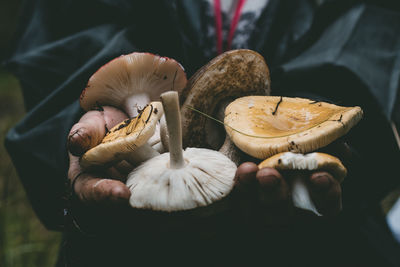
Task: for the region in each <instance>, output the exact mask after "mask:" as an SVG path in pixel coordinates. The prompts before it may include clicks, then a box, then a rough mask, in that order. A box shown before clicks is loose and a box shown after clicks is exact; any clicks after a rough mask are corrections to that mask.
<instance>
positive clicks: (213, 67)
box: [181, 49, 271, 149]
mask: <svg viewBox="0 0 400 267" xmlns="http://www.w3.org/2000/svg"><path fill="white" fill-rule="evenodd" d="M270 83H271V82H270V77H269V70H268V66H267V64H266V63H265V60H264V58H263V57H262V56H261V55H260V54H258V53H257V52H255V51H251V50H247V49H239V50H231V51H228V52H225V53H223V54H221V55H219V56H218V57H216V58H214V59H213V60H211V61H210V62H209V63H208V64H207V65H205V66H203V67H202V68H201V69H200V70H198V71H197V72H196V73H195V74H194V75H193V76H192V77H191V78H190V80H189V82H188V85H187V87H186V89H185V90H184V91H183V92H182V95H181V100H184V102H183V105H182V109H181V114H182V137H183V146H184V147H188V146H190V147H207V148H213V149H218V148H219V147H218V145H216V144H218V143H219V145H221V143H222V142H223V140H224V139H223V138H219V135H222V136H224V135H225V133H224V131H222V134H221V133H219V134H216V133H218V130H216V128H217V127H215V126H213V125H212V123H211V122H210V121H209V120H208V119H207V118H206V117H204V116H203V115H201V114H200V113H198V112H195V111H193V109H197V110H200V111H203V112H205V113H207V114H209V115H212V116H215V113H217V112H218V110H219V109H220V108H221V106H220V104H221V102H223V100H225V99H235V98H237V97H240V96H244V95H266V94H267V95H268V94H269V92H270ZM213 133H215V134H213ZM216 135H217V136H216ZM218 138H219V139H220V140H219V141H215V139H218Z"/></svg>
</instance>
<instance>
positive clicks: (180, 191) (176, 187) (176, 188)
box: [126, 148, 236, 212]
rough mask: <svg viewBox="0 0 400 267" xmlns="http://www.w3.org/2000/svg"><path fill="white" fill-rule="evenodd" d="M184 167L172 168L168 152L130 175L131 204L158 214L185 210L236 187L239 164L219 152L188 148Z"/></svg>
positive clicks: (145, 163) (220, 195) (204, 204)
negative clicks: (235, 180)
mask: <svg viewBox="0 0 400 267" xmlns="http://www.w3.org/2000/svg"><path fill="white" fill-rule="evenodd" d="M183 159H184V161H185V165H184V166H183V167H182V168H170V165H169V162H170V161H169V153H164V154H161V155H159V156H157V157H154V158H152V159H150V160H148V161H146V162H144V163H143V164H142V165H140V166H139V167H138V168H136V169H135V170H134V171H133V172H132V173H130V174H129V176H128V181H127V182H126V185H127V186H128V187H129V189H130V190H131V193H132V194H131V198H130V204H131V206H132V207H134V208H139V209H149V210H155V211H166V212H173V211H183V210H190V209H194V208H198V207H204V206H207V205H210V204H212V203H214V202H216V201H218V200H221V199H222V198H224V197H226V196H227V195H228V194H229V192H230V191H231V190H232V188H233V185H234V177H235V173H236V165H235V163H233V162H232V161H231V160H229V159H228V158H227V157H225V156H224V155H222V154H221V153H219V152H218V151H214V150H209V149H204V148H187V149H186V150H185V151H184V152H183Z"/></svg>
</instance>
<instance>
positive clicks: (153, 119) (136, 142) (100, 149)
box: [80, 102, 163, 169]
mask: <svg viewBox="0 0 400 267" xmlns="http://www.w3.org/2000/svg"><path fill="white" fill-rule="evenodd" d="M162 114H163V107H162V104H161V102H151V103H150V104H149V105H147V107H145V109H143V110H142V112H141V113H140V114H139V115H138V116H137V117H135V118H133V119H127V120H125V121H123V122H121V123H120V124H118V125H116V126H115V127H114V128H112V129H111V130H110V131H109V132H108V133H107V134H106V136H105V137H104V138H103V140H102V142H101V143H100V144H99V145H97V146H95V147H93V148H92V149H90V150H88V151H87V152H86V153H85V154H84V155H83V156H82V157H81V159H80V165H81V167H82V168H83V169H95V168H97V169H98V168H103V167H104V166H109V165H110V164H112V163H116V162H118V161H123V160H127V161H128V162H129V163H130V164H132V165H136V164H138V163H141V162H143V161H145V160H147V159H149V158H152V157H154V156H157V155H159V153H158V152H157V151H155V150H154V149H153V148H152V147H151V146H150V145H149V144H147V141H148V140H149V139H150V138H151V137H152V136H153V135H154V132H155V130H156V124H157V122H158V120H159V119H160V117H161V116H162Z"/></svg>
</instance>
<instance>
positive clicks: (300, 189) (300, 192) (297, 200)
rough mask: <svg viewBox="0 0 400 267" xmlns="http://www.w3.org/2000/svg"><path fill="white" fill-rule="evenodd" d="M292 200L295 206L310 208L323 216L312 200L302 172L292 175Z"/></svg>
mask: <svg viewBox="0 0 400 267" xmlns="http://www.w3.org/2000/svg"><path fill="white" fill-rule="evenodd" d="M292 201H293V205H294V206H295V207H297V208H300V209H304V210H309V211H312V212H313V213H315V214H316V215H318V216H322V214H321V213H319V212H318V210H317V208H316V207H315V204H314V202H313V201H312V200H311V196H310V192H309V191H308V188H307V186H306V183H305V182H304V177H303V176H302V175H301V174H294V175H293V177H292Z"/></svg>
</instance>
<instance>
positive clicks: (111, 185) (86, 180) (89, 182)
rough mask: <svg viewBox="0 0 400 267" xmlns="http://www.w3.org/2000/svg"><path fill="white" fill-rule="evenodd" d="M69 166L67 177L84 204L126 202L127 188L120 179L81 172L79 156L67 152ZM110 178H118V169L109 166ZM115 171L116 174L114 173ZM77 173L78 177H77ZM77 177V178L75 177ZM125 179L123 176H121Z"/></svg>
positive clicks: (127, 197) (128, 195)
mask: <svg viewBox="0 0 400 267" xmlns="http://www.w3.org/2000/svg"><path fill="white" fill-rule="evenodd" d="M69 159H70V164H69V165H70V166H69V170H68V178H69V179H70V181H71V182H73V180H74V179H76V181H75V183H74V188H73V190H74V192H75V194H76V196H77V197H78V199H79V200H80V201H81V202H83V203H85V204H95V203H96V204H104V205H112V204H121V203H127V202H128V200H129V198H130V195H131V193H130V190H129V188H128V187H127V186H126V185H125V184H124V183H123V182H121V181H118V180H112V179H105V178H101V177H96V176H95V175H93V174H88V173H82V170H81V168H80V166H79V158H78V157H76V156H73V155H72V154H71V153H69ZM109 173H110V174H111V175H112V176H110V177H112V178H118V177H114V176H118V175H117V174H118V171H117V170H116V169H113V168H110V169H109ZM115 173H117V174H115ZM78 175H79V177H78ZM76 177H78V178H76ZM123 179H125V177H123Z"/></svg>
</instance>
